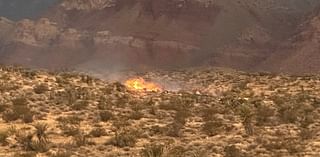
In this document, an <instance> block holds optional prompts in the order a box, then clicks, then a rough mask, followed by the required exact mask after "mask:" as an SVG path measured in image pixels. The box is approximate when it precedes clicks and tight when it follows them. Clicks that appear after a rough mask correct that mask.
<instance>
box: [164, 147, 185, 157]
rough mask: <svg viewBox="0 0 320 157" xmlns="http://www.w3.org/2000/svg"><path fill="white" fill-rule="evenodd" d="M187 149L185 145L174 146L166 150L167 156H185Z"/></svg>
mask: <svg viewBox="0 0 320 157" xmlns="http://www.w3.org/2000/svg"><path fill="white" fill-rule="evenodd" d="M187 151H188V150H187V149H186V148H185V147H183V146H174V147H172V148H170V149H168V150H167V151H166V156H169V157H185V156H186V155H187Z"/></svg>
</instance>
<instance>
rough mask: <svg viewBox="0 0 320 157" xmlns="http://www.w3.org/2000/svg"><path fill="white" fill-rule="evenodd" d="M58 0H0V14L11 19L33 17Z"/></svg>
mask: <svg viewBox="0 0 320 157" xmlns="http://www.w3.org/2000/svg"><path fill="white" fill-rule="evenodd" d="M57 1H58V0H0V16H4V17H7V18H9V19H11V20H20V19H23V18H34V17H37V15H39V14H40V13H42V12H44V11H45V10H46V9H47V8H48V7H50V6H51V5H53V4H54V3H55V2H57Z"/></svg>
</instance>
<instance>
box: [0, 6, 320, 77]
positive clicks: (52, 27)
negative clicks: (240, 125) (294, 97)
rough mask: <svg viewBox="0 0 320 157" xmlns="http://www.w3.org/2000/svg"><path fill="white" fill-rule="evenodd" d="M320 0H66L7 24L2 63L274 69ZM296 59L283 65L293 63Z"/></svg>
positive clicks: (96, 67) (81, 67)
mask: <svg viewBox="0 0 320 157" xmlns="http://www.w3.org/2000/svg"><path fill="white" fill-rule="evenodd" d="M319 3H320V2H319V1H318V0H308V1H304V2H301V1H300V0H292V1H286V0H281V1H279V0H267V1H261V2H260V1H259V2H257V1H256V0H245V1H241V2H238V1H234V0H217V1H210V0H203V1H200V0H197V1H196V0H191V1H187V0H185V1H184V0H182V1H180V0H158V1H154V0H115V1H110V0H90V1H88V0H65V1H61V2H60V3H58V4H56V5H55V6H53V7H51V8H50V9H49V10H48V11H47V12H46V13H45V14H43V15H42V16H41V18H39V19H36V20H21V21H18V22H9V23H10V25H11V26H12V27H10V28H11V29H9V30H10V31H4V32H6V34H5V35H1V33H0V39H2V40H0V46H1V49H0V56H1V58H0V62H1V63H4V64H20V65H27V66H30V67H44V68H50V69H61V68H70V69H79V70H81V71H105V72H106V71H114V70H116V71H117V70H119V69H120V70H123V69H146V68H147V69H148V68H170V69H172V68H181V67H188V66H198V65H204V64H205V65H212V66H220V67H231V68H235V69H242V70H247V71H248V70H256V71H260V70H261V69H266V70H274V69H275V66H273V65H276V64H275V63H276V61H274V62H273V59H269V58H270V57H271V58H277V57H274V56H277V55H274V54H278V53H279V54H281V53H280V52H278V51H276V50H278V48H279V47H280V46H279V44H280V43H283V42H286V41H287V39H290V38H292V36H293V35H295V34H296V32H297V29H298V28H299V27H298V26H299V25H300V24H301V23H302V22H303V21H305V17H306V16H307V15H310V14H311V13H312V12H313V11H314V8H315V7H316V6H318V5H319ZM2 25H5V26H2ZM7 25H8V23H4V24H2V23H0V27H6V26H7ZM288 54H289V53H288ZM307 57H308V56H307ZM290 58H291V56H290V55H286V58H285V60H287V59H288V60H290ZM266 60H267V61H270V62H269V63H268V62H265V63H268V64H264V65H266V66H263V67H264V68H261V67H262V66H260V64H261V63H262V62H264V61H266ZM315 60H316V59H315ZM296 62H298V61H296V60H292V61H290V62H289V61H288V62H285V63H288V64H287V66H288V67H290V68H294V67H295V66H294V65H295V64H296ZM283 64H284V63H283ZM310 64H312V66H314V67H318V66H317V65H316V64H313V63H312V62H311V63H310ZM287 69H288V72H291V70H290V69H289V68H287ZM313 69H315V68H313ZM303 70H304V67H302V68H301V69H299V70H297V71H298V72H300V71H303ZM311 71H313V72H314V70H311Z"/></svg>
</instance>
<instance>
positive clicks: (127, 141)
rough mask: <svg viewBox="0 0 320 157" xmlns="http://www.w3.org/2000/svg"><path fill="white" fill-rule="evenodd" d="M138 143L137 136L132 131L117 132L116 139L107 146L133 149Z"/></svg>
mask: <svg viewBox="0 0 320 157" xmlns="http://www.w3.org/2000/svg"><path fill="white" fill-rule="evenodd" d="M136 142H137V134H136V133H134V132H132V131H120V132H116V135H115V137H113V138H112V139H111V141H110V142H109V143H107V144H112V145H114V146H117V147H133V146H134V145H135V144H136Z"/></svg>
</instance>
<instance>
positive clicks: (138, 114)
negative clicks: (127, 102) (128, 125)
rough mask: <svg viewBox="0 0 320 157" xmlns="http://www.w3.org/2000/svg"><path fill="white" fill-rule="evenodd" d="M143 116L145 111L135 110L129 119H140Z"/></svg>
mask: <svg viewBox="0 0 320 157" xmlns="http://www.w3.org/2000/svg"><path fill="white" fill-rule="evenodd" d="M141 118H143V113H141V112H139V111H134V112H132V113H131V114H130V115H129V119H133V120H140V119H141Z"/></svg>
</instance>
